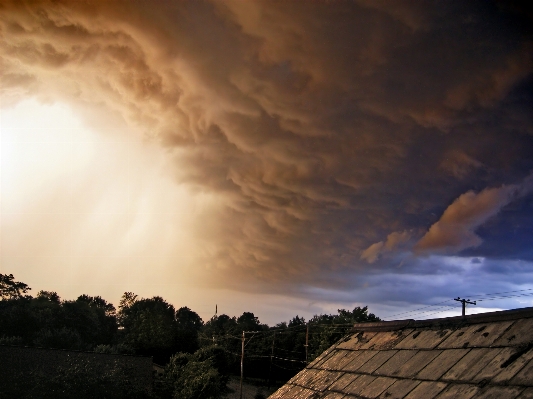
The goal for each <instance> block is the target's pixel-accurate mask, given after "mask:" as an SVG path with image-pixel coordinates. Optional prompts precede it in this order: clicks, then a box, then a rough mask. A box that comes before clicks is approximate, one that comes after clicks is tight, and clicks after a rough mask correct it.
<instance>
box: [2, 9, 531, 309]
mask: <svg viewBox="0 0 533 399" xmlns="http://www.w3.org/2000/svg"><path fill="white" fill-rule="evenodd" d="M0 10H1V12H0V24H1V28H0V29H1V42H0V48H1V53H0V54H1V55H0V57H1V60H0V61H1V63H2V83H1V96H2V104H3V105H2V106H3V107H4V106H12V105H14V104H17V103H18V102H19V101H21V100H23V99H24V98H28V97H34V98H37V99H39V101H42V102H45V103H46V102H48V103H50V102H54V101H62V102H67V103H69V104H71V105H72V106H73V107H74V109H75V110H76V111H77V112H78V113H79V114H80V115H84V118H85V121H86V123H88V124H90V125H92V126H96V128H100V129H101V130H103V131H107V133H106V134H110V135H111V134H113V133H112V132H109V130H110V129H108V128H107V130H106V127H105V126H104V125H105V123H104V122H102V121H103V120H110V119H112V118H115V119H117V120H123V121H125V122H126V123H127V124H128V125H129V126H132V127H134V128H135V131H137V132H139V133H138V137H134V139H135V140H139V141H140V140H142V139H144V140H151V141H153V142H157V143H159V145H160V146H161V148H163V149H164V151H165V153H166V154H167V155H166V156H167V157H168V159H169V162H168V165H167V170H168V172H169V173H170V174H171V175H172V178H173V181H174V182H175V184H179V185H183V186H184V187H187V189H188V190H189V191H190V192H191V193H195V194H197V195H207V196H211V197H210V198H213V199H214V200H213V202H215V203H216V206H214V207H212V208H209V209H206V210H205V211H199V212H197V213H196V214H195V218H196V220H195V223H194V224H193V227H191V228H190V231H189V234H190V235H191V236H192V237H193V238H194V242H195V243H196V244H195V246H194V247H191V248H190V251H191V256H193V257H194V262H193V265H192V266H191V267H193V269H194V270H195V275H196V277H197V278H198V280H199V281H202V284H207V285H209V286H218V287H224V288H229V289H231V290H236V291H259V292H287V291H286V287H290V289H289V290H292V292H294V293H299V294H298V295H303V296H306V295H308V294H307V293H309V292H311V291H309V290H310V289H311V288H316V289H326V290H332V291H337V292H341V291H343V290H354V289H357V288H358V287H359V288H360V287H361V284H363V283H364V282H365V281H366V280H368V279H367V278H366V276H367V275H368V273H370V271H371V273H377V274H376V275H377V276H379V275H380V273H383V276H385V275H386V276H391V275H392V276H394V275H396V274H395V273H396V272H393V270H395V269H394V268H393V266H394V267H396V265H398V263H400V262H402V261H403V262H404V263H403V269H405V268H407V269H409V270H411V271H412V273H414V275H416V276H419V275H421V276H422V275H424V273H423V272H421V271H420V265H421V264H424V265H426V266H427V262H426V261H422V260H416V259H417V257H422V259H427V258H425V257H428V256H432V255H454V256H461V254H462V253H463V252H462V251H465V250H472V249H473V248H474V249H476V251H477V252H476V254H475V255H476V256H479V257H487V258H491V257H492V258H495V259H502V258H505V259H514V260H516V258H517V255H516V254H518V253H520V254H522V253H524V251H523V249H524V248H527V247H529V248H530V247H531V245H532V244H533V232H532V231H531V227H530V226H529V227H524V228H523V229H522V230H521V231H520V239H519V240H518V242H519V243H520V244H519V246H520V248H518V249H517V251H515V253H514V254H513V253H511V251H509V250H507V249H508V248H506V247H505V245H502V247H501V248H500V249H499V250H494V249H492V250H491V251H486V252H484V251H485V249H484V246H483V245H481V243H482V242H483V241H484V234H485V233H483V232H480V230H479V229H482V228H483V227H484V226H486V225H487V223H489V222H490V223H492V224H493V225H496V224H497V225H498V234H499V235H502V236H504V235H505V234H506V231H511V230H512V229H513V226H510V225H509V223H507V222H506V220H507V219H506V218H505V215H506V212H505V209H507V208H508V207H512V206H515V207H519V208H520V213H521V214H523V216H524V217H526V218H528V219H529V220H531V219H533V207H531V206H530V205H527V204H531V201H533V199H532V197H531V177H530V176H531V173H532V170H533V118H532V113H531V105H532V97H531V93H532V90H531V89H532V88H533V85H532V83H533V80H532V71H533V68H532V67H533V61H532V60H533V36H532V34H531V28H530V26H531V25H530V23H531V21H530V19H529V18H528V16H527V14H525V13H523V12H521V10H520V9H515V8H513V7H510V6H507V5H506V4H504V3H503V2H501V3H500V2H460V1H454V2H417V3H413V2H403V1H398V2H394V3H393V4H391V3H390V2H381V1H353V2H345V1H338V2H306V3H302V2H262V1H255V2H242V1H224V2H218V1H216V2H207V1H198V2H174V1H161V2H156V3H154V2H149V1H129V2H114V1H111V2H108V1H106V2H104V1H102V2H100V1H86V2H67V1H2V3H1V8H0ZM528 176H529V177H528ZM516 209H518V208H516ZM517 212H518V211H517ZM148 233H149V232H147V234H148ZM487 234H488V233H487ZM491 237H495V236H494V234H493V235H492V236H491ZM489 241H490V240H489ZM515 249H516V248H515ZM524 259H525V260H528V261H531V260H532V259H533V258H532V257H529V258H524ZM424 262H426V263H424ZM442 265H445V263H442ZM427 267H429V266H427ZM441 269H442V270H443V273H444V271H445V270H447V269H446V267H445V266H441ZM391 273H392V274H391ZM398 273H399V272H398ZM410 273H411V272H410ZM417 273H419V274H417ZM445 274H446V273H445ZM399 275H400V274H398V276H399ZM344 276H350V277H349V278H348V279H346V278H344ZM509 276H512V271H511V272H509ZM391 278H392V277H391ZM398 278H399V279H400V277H398ZM402 278H403V277H402ZM509 278H510V279H512V277H509ZM309 295H311V294H309ZM375 300H376V301H378V299H377V298H376V299H375Z"/></svg>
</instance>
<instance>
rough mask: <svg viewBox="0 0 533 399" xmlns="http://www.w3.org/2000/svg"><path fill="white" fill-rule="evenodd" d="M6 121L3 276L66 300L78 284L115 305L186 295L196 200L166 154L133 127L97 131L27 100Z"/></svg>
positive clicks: (5, 112)
mask: <svg viewBox="0 0 533 399" xmlns="http://www.w3.org/2000/svg"><path fill="white" fill-rule="evenodd" d="M1 118H2V119H1V145H2V147H1V173H2V175H1V186H0V196H1V200H2V202H1V220H0V221H1V231H2V235H1V245H2V247H1V248H2V251H1V252H2V253H1V260H2V262H1V270H0V271H4V270H5V271H6V272H7V271H9V273H14V274H15V275H17V277H18V278H20V279H21V280H24V281H27V282H28V283H29V284H30V286H34V288H35V289H41V288H42V289H50V287H53V289H56V290H58V291H59V292H60V295H63V296H67V297H69V296H75V295H79V294H80V293H81V291H80V288H79V286H80V285H85V286H87V285H94V287H95V289H97V291H96V292H95V293H93V294H98V295H102V296H104V297H110V299H111V300H115V299H116V298H118V297H119V296H120V295H121V294H122V292H124V290H126V289H133V287H135V286H136V284H138V283H139V282H140V281H142V282H143V283H144V284H145V285H144V286H143V290H144V291H146V292H142V291H138V293H139V294H140V295H143V294H144V295H150V294H151V292H150V284H151V283H156V284H157V283H160V282H161V281H164V282H165V283H168V284H171V285H172V284H177V285H178V286H181V284H182V281H183V278H182V277H183V276H184V275H187V273H189V271H188V270H189V268H190V265H191V259H190V258H191V255H192V254H193V243H194V240H193V238H192V237H191V234H190V232H189V231H190V230H191V229H192V226H193V225H194V221H195V209H196V207H197V202H198V201H197V198H195V197H194V196H193V195H192V194H191V193H190V192H189V191H188V190H187V188H186V187H184V186H182V185H179V184H177V183H176V182H175V181H173V180H172V179H171V176H170V174H169V173H167V172H165V171H166V170H172V168H169V162H171V158H170V157H169V156H168V154H166V153H165V152H164V151H163V150H162V149H161V147H160V146H158V145H157V144H156V143H150V142H146V141H143V140H142V139H141V135H140V134H139V133H138V132H135V131H133V130H132V129H131V128H130V127H127V126H126V125H124V128H123V129H122V130H121V131H118V132H117V131H113V132H103V133H102V132H98V131H94V130H92V129H90V128H88V127H86V125H85V124H84V123H83V121H82V120H81V119H79V118H78V117H77V115H76V113H75V112H74V111H73V110H72V109H71V108H69V106H67V105H64V104H59V103H55V104H40V103H39V102H38V101H36V100H34V99H28V100H25V101H22V102H20V103H18V104H17V105H16V106H15V107H13V108H8V109H2V110H1ZM33 281H39V286H38V287H35V284H33ZM130 286H131V288H129V287H130ZM156 288H157V287H156ZM81 289H82V288H81ZM171 290H172V291H176V290H175V289H171ZM154 291H155V292H154V293H153V294H156V293H157V294H162V293H164V292H166V293H167V294H168V291H169V290H166V289H165V290H161V289H159V288H158V289H154ZM179 292H180V295H185V294H186V293H187V289H184V288H183V287H181V288H180V290H179ZM88 294H90V293H88ZM172 299H174V300H179V298H176V297H174V298H172Z"/></svg>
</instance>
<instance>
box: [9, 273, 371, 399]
mask: <svg viewBox="0 0 533 399" xmlns="http://www.w3.org/2000/svg"><path fill="white" fill-rule="evenodd" d="M29 291H31V288H30V287H29V286H28V285H27V284H25V283H22V282H19V281H15V278H14V276H13V275H11V274H9V275H7V274H0V298H1V301H0V321H1V322H0V344H4V345H6V344H7V345H25V346H37V347H46V348H57V349H71V350H84V351H95V352H101V353H115V354H134V355H143V356H152V358H153V361H154V363H157V364H159V365H162V366H164V367H165V369H164V370H165V371H164V373H163V374H161V375H158V376H157V378H156V379H155V382H154V389H153V390H152V392H150V393H146V392H144V393H142V395H148V396H146V397H160V398H171V397H174V398H190V399H193V398H218V397H223V396H224V392H225V387H226V384H227V381H228V378H229V377H230V375H238V374H239V373H240V362H241V355H242V340H243V335H244V340H245V356H244V362H245V376H246V377H250V378H251V377H253V378H257V379H262V380H263V382H264V383H265V384H276V383H277V384H280V383H283V382H285V381H287V380H288V379H290V378H291V377H292V376H293V375H295V374H296V373H297V372H298V371H299V370H301V369H303V368H304V367H305V365H306V364H307V363H308V362H310V361H312V360H313V359H314V358H315V357H316V356H318V355H319V354H320V353H322V352H323V351H324V350H325V349H327V348H328V347H329V346H331V345H332V344H334V343H335V342H336V341H338V340H339V339H340V338H342V337H343V336H344V335H345V334H346V333H347V332H348V331H349V330H350V328H351V326H352V325H353V324H354V323H360V322H367V321H379V320H380V319H379V318H378V317H376V316H375V315H374V314H372V313H369V312H368V308H367V307H366V306H365V307H356V308H354V309H353V310H351V311H349V310H345V309H339V310H338V313H337V314H330V315H326V314H322V315H315V316H314V317H312V318H311V319H310V320H308V321H306V320H304V319H303V318H302V317H299V316H295V317H294V318H292V319H291V320H290V321H288V322H282V323H278V324H276V325H275V326H272V327H270V326H268V325H266V324H263V323H261V322H260V321H259V319H258V317H256V316H255V315H254V313H252V312H244V313H243V314H242V315H240V316H238V317H231V316H228V315H226V314H222V315H216V316H214V317H212V318H211V319H209V320H207V321H205V322H204V321H203V320H202V318H201V317H200V316H199V315H198V314H197V313H196V312H194V311H193V310H191V309H190V308H188V307H181V308H179V309H176V308H175V307H174V306H173V305H172V304H170V303H168V302H167V301H165V300H164V299H163V298H161V297H159V296H154V297H152V298H141V297H138V296H137V295H136V294H134V293H132V292H125V293H124V294H123V295H122V298H121V300H120V303H119V305H118V309H117V308H115V306H114V305H113V304H111V303H109V302H107V301H106V300H105V299H103V298H101V297H100V296H90V295H86V294H83V295H80V296H79V297H78V298H76V299H75V300H62V299H61V298H60V297H59V295H58V294H57V293H56V292H54V291H39V292H38V293H37V295H36V296H35V297H33V296H31V295H30V294H29ZM243 331H244V332H245V333H244V334H243ZM119 374H120V373H119ZM71 377H72V376H71ZM71 377H69V378H71ZM99 378H100V377H99ZM101 378H103V377H101ZM71 379H72V378H71ZM93 379H94V380H95V381H96V380H98V378H93ZM115 379H117V378H116V376H115ZM82 380H84V381H87V378H85V379H82ZM100 385H102V384H100ZM108 385H109V384H108ZM122 385H123V386H127V384H122ZM79 391H80V390H79V388H78V392H79ZM41 392H42V390H41ZM142 395H141V396H139V397H145V396H142ZM150 395H151V396H150ZM56 396H57V392H56ZM78 396H79V395H78ZM100 396H102V395H100ZM102 397H106V395H103V396H102ZM109 397H112V396H109ZM113 397H120V396H117V393H116V392H114V393H113ZM124 397H136V396H135V395H134V394H133V393H132V392H128V393H127V396H124Z"/></svg>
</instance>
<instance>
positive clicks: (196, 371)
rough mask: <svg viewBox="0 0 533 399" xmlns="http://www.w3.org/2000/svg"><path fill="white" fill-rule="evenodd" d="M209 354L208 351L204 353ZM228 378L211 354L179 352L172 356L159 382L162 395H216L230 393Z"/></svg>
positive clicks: (203, 398) (199, 398) (192, 398)
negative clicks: (196, 354)
mask: <svg viewBox="0 0 533 399" xmlns="http://www.w3.org/2000/svg"><path fill="white" fill-rule="evenodd" d="M204 354H205V353H204ZM226 384H227V378H224V377H223V376H222V375H221V374H220V373H219V372H218V370H217V368H216V367H215V366H214V362H213V360H212V359H211V358H207V359H204V360H200V359H199V357H197V356H195V355H191V354H186V353H178V354H176V355H174V356H172V357H171V358H170V361H169V363H168V364H167V366H166V367H165V372H164V373H163V376H161V377H160V379H159V384H158V385H156V393H157V394H158V396H159V397H160V398H176V399H216V398H220V397H222V396H223V395H224V394H225V393H226Z"/></svg>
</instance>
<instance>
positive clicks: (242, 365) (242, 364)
mask: <svg viewBox="0 0 533 399" xmlns="http://www.w3.org/2000/svg"><path fill="white" fill-rule="evenodd" d="M243 376H244V331H243V332H242V351H241V394H240V395H239V398H240V399H242V379H243Z"/></svg>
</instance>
